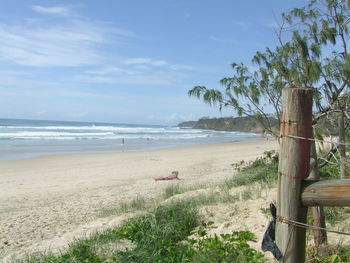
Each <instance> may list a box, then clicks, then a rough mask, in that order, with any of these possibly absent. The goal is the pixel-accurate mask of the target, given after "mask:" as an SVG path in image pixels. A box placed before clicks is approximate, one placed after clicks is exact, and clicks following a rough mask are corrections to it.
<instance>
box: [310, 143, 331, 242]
mask: <svg viewBox="0 0 350 263" xmlns="http://www.w3.org/2000/svg"><path fill="white" fill-rule="evenodd" d="M310 156H311V160H312V161H310V175H309V177H308V179H310V180H319V179H320V173H319V171H318V166H317V151H316V144H315V141H313V142H312V143H311V154H310ZM310 210H311V213H312V218H313V220H314V223H313V224H314V226H317V227H322V228H325V227H326V221H325V217H324V209H323V207H322V206H316V207H311V208H310ZM314 242H315V246H316V248H318V247H319V246H320V245H321V244H326V243H327V232H326V231H325V230H315V231H314Z"/></svg>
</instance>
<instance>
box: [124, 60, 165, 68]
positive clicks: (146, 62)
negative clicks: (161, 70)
mask: <svg viewBox="0 0 350 263" xmlns="http://www.w3.org/2000/svg"><path fill="white" fill-rule="evenodd" d="M122 63H123V64H125V65H151V66H165V65H168V62H167V61H165V60H155V59H151V58H128V59H125V60H123V61H122Z"/></svg>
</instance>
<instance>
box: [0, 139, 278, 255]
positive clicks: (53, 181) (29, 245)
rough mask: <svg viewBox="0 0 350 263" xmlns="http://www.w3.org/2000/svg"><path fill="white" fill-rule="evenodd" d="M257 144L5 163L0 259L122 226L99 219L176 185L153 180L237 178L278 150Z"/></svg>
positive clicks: (0, 164)
mask: <svg viewBox="0 0 350 263" xmlns="http://www.w3.org/2000/svg"><path fill="white" fill-rule="evenodd" d="M277 147H278V145H277V143H276V142H274V141H266V140H256V141H248V142H235V143H225V144H216V145H200V146H186V147H176V148H169V149H162V150H156V151H146V152H133V153H108V154H79V155H78V154H76V155H55V156H43V157H38V158H33V159H25V160H16V161H0V259H2V260H3V261H7V260H8V259H9V258H11V257H12V256H15V255H22V254H23V253H28V252H34V251H45V250H48V249H50V250H54V251H57V250H58V249H62V248H64V247H66V246H67V243H68V242H71V241H72V240H74V238H77V237H82V236H84V235H86V234H88V233H91V232H93V231H96V230H98V229H101V228H104V227H109V226H113V225H116V224H118V223H120V222H121V220H123V219H124V218H125V216H119V217H114V218H112V217H109V218H100V217H98V215H99V213H100V212H101V210H102V209H106V208H112V207H115V206H117V205H118V203H120V202H122V201H127V200H132V199H133V198H134V197H135V196H137V195H140V196H144V197H147V198H148V197H149V198H152V197H156V196H159V194H161V193H162V190H163V189H164V188H165V187H166V186H168V185H169V184H173V183H177V182H174V181H161V182H155V181H154V180H153V179H152V177H158V176H167V175H169V174H170V173H171V171H173V170H178V171H179V172H180V175H179V177H180V178H181V179H183V181H181V183H182V184H184V185H186V186H190V185H197V184H200V183H204V184H211V185H212V184H213V183H215V182H219V181H221V180H223V179H224V178H225V177H227V176H230V175H232V173H233V169H232V166H231V164H232V163H234V162H236V161H239V160H248V159H253V158H255V157H257V156H259V155H261V154H262V153H263V152H264V151H267V150H271V149H276V148H277Z"/></svg>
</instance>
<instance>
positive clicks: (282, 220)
mask: <svg viewBox="0 0 350 263" xmlns="http://www.w3.org/2000/svg"><path fill="white" fill-rule="evenodd" d="M276 221H277V222H279V223H284V224H287V225H292V226H296V227H300V228H304V229H312V230H324V231H327V232H331V233H335V234H341V235H347V236H350V233H349V232H344V231H339V230H333V229H328V228H324V227H319V226H313V225H309V224H305V223H301V222H298V221H294V220H291V219H287V218H284V217H282V216H277V217H276Z"/></svg>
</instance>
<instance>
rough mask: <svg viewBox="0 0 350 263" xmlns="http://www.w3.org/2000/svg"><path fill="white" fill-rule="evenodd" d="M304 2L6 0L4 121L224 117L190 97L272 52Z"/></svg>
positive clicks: (0, 62) (0, 49)
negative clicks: (284, 22) (279, 31)
mask: <svg viewBox="0 0 350 263" xmlns="http://www.w3.org/2000/svg"><path fill="white" fill-rule="evenodd" d="M306 2H307V1H305V0H284V1H281V0H264V1H261V0H260V1H259V0H245V1H233V0H217V1H214V0H147V1H142V0H138V1H137V0H127V1H126V0H125V1H121V0H101V1H92V0H90V1H64V0H63V1H55V0H50V1H48V0H46V1H31V0H16V1H13V0H3V1H2V2H1V4H2V6H1V9H0V118H24V119H45V120H73V121H100V122H116V123H143V124H165V125H173V124H177V123H178V122H181V121H184V120H196V119H198V118H200V117H203V116H209V117H220V116H230V115H233V112H232V111H230V110H225V111H223V112H222V113H220V112H219V110H218V109H217V108H212V107H209V106H208V105H206V104H204V103H203V102H201V101H199V100H197V99H195V98H189V97H188V96H187V91H188V90H189V89H191V88H192V87H193V86H195V85H205V86H207V87H210V88H218V87H220V85H219V83H218V81H219V80H220V79H221V78H223V77H226V76H230V73H231V72H230V64H231V63H232V62H244V63H248V64H249V63H250V60H251V58H252V56H253V55H254V54H255V52H256V51H258V50H264V48H265V47H274V46H275V45H276V44H277V38H276V35H275V33H274V28H275V27H276V25H277V24H276V19H279V18H280V14H281V13H282V12H285V11H288V10H290V9H291V8H293V7H301V6H303V5H304V4H305V3H306Z"/></svg>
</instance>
